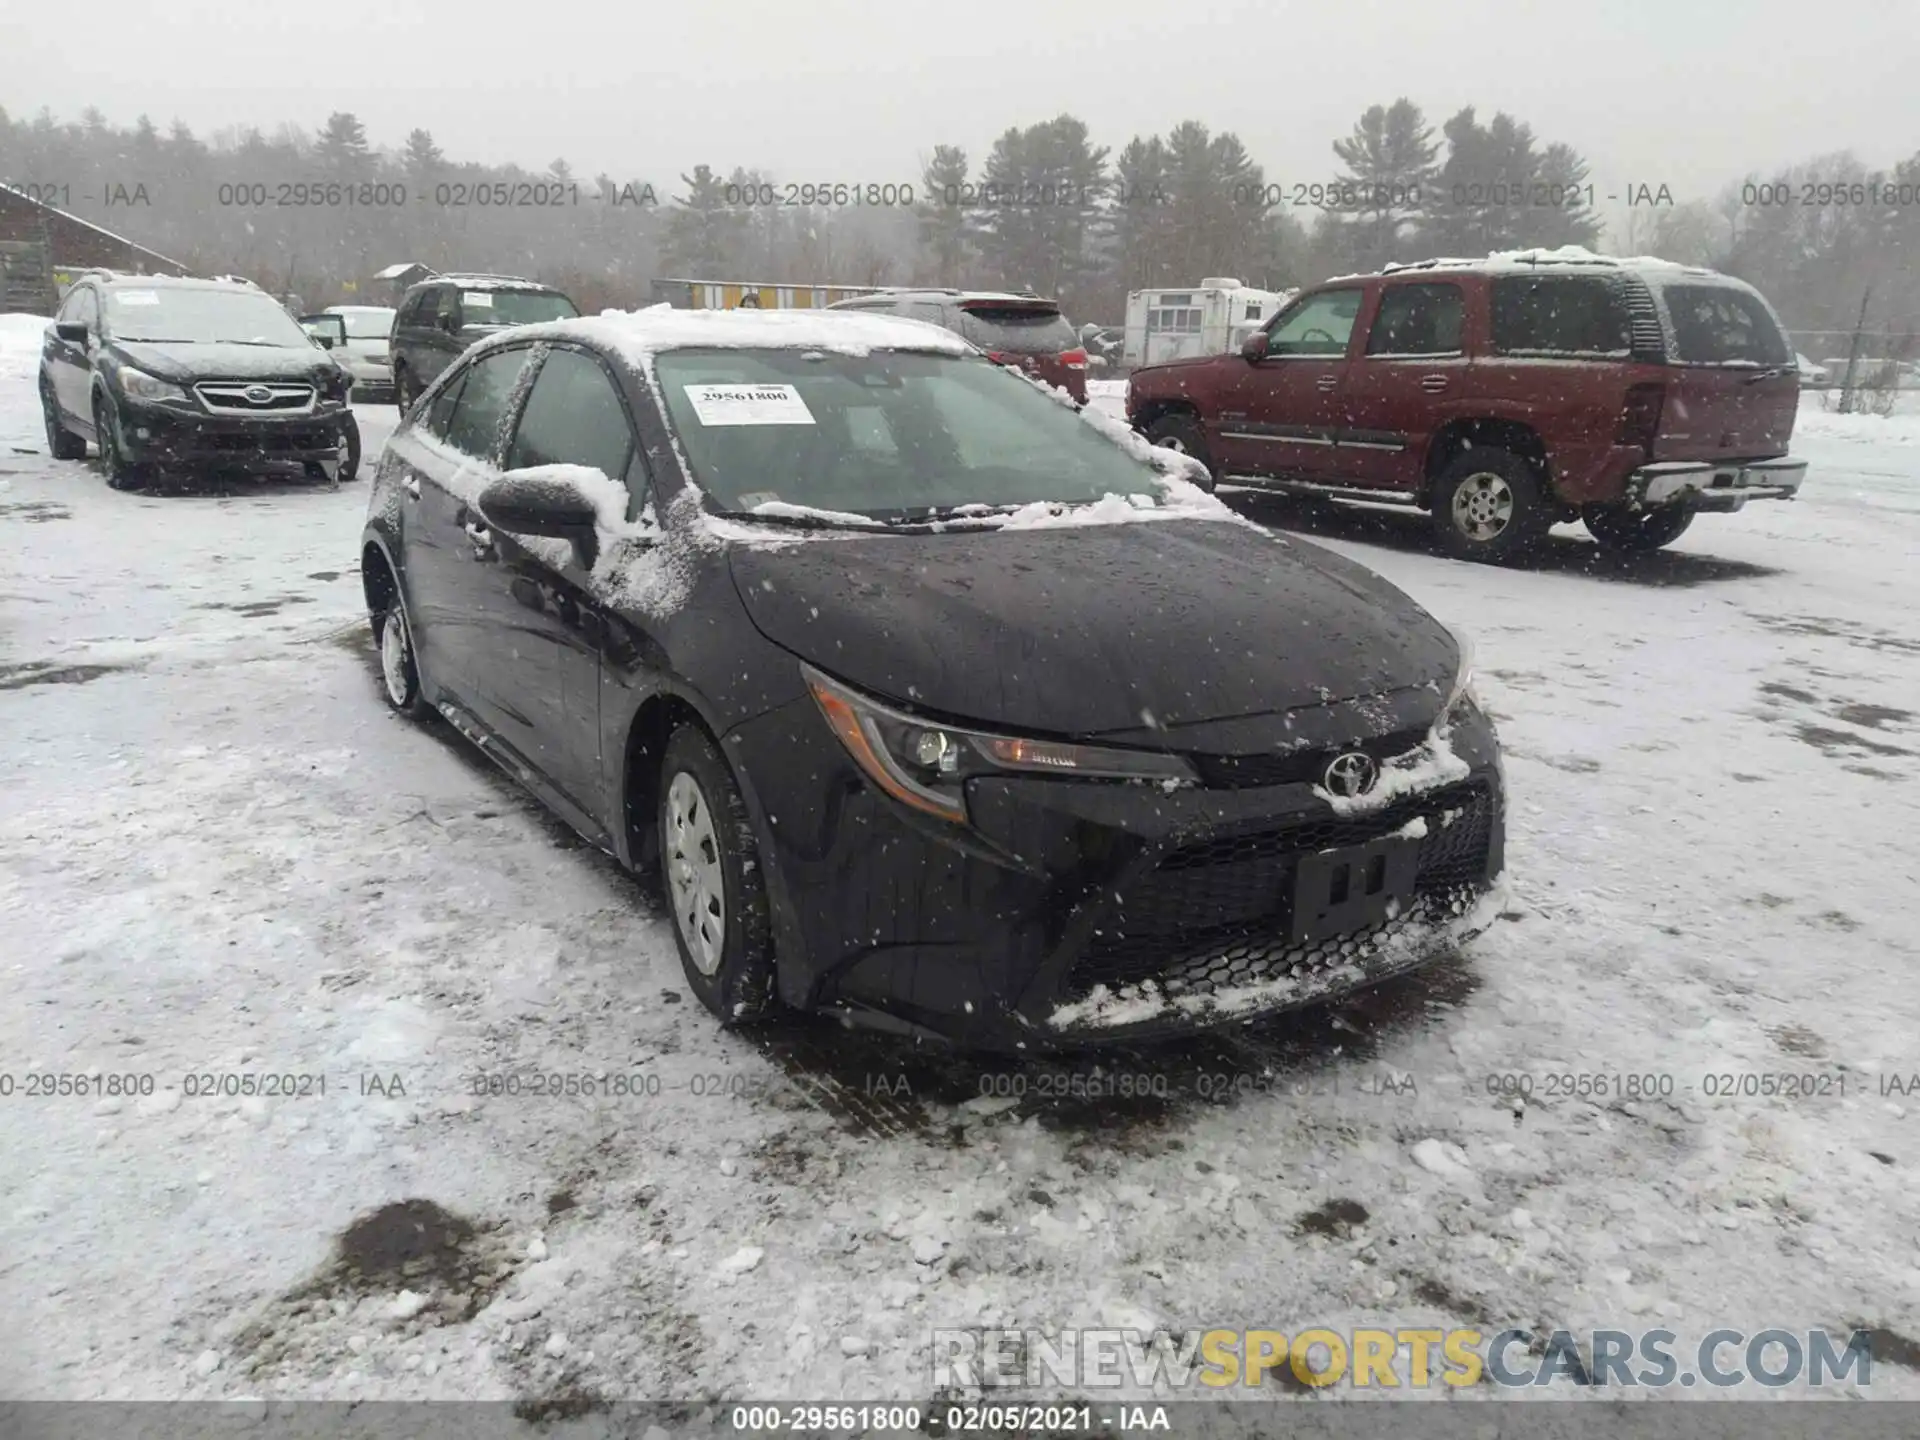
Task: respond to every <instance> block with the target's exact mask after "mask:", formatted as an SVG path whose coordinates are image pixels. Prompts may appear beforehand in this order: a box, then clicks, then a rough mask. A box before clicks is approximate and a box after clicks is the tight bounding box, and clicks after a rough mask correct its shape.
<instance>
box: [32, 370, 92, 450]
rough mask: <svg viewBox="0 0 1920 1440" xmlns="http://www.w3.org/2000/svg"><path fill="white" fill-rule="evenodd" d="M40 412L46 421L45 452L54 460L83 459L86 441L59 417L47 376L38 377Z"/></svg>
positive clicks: (58, 410) (58, 406)
mask: <svg viewBox="0 0 1920 1440" xmlns="http://www.w3.org/2000/svg"><path fill="white" fill-rule="evenodd" d="M40 413H41V416H42V417H43V418H44V419H45V420H46V422H47V453H48V454H49V455H51V456H53V458H54V459H56V460H84V459H86V458H87V442H86V441H85V440H82V439H81V438H80V437H79V436H78V435H76V434H74V433H73V432H72V431H71V430H69V429H67V427H66V423H65V422H64V421H62V420H61V418H60V403H59V402H58V401H57V400H55V399H54V398H53V387H52V386H50V385H48V384H47V377H46V376H44V375H42V376H41V377H40Z"/></svg>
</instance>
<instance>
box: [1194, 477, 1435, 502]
mask: <svg viewBox="0 0 1920 1440" xmlns="http://www.w3.org/2000/svg"><path fill="white" fill-rule="evenodd" d="M1220 483H1221V484H1222V485H1237V486H1239V487H1240V488H1242V489H1244V490H1272V491H1277V492H1279V493H1281V494H1298V495H1313V496H1318V497H1320V498H1322V499H1327V500H1360V501H1364V502H1365V503H1367V504H1369V505H1398V506H1401V507H1402V508H1416V509H1417V508H1422V507H1421V505H1420V497H1419V496H1418V495H1415V494H1412V493H1411V492H1409V491H1405V490H1384V489H1375V488H1373V487H1371V486H1366V485H1328V484H1326V483H1324V482H1323V481H1319V480H1275V479H1273V478H1272V477H1270V476H1264V475H1222V476H1221V477H1220Z"/></svg>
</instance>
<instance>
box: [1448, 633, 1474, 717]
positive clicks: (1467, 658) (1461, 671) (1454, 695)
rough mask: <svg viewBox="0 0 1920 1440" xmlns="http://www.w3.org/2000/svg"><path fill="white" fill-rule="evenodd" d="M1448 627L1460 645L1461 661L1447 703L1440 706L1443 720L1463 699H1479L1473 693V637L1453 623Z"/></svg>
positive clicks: (1454, 640) (1458, 706) (1456, 669)
mask: <svg viewBox="0 0 1920 1440" xmlns="http://www.w3.org/2000/svg"><path fill="white" fill-rule="evenodd" d="M1442 623H1443V624H1444V623H1445V622H1442ZM1446 628H1447V633H1448V634H1449V635H1451V636H1453V642H1454V644H1456V645H1458V646H1459V647H1460V662H1459V664H1458V665H1457V666H1456V667H1455V669H1454V675H1453V684H1452V685H1451V686H1450V687H1448V690H1447V703H1446V704H1445V705H1442V706H1441V707H1440V718H1441V720H1442V721H1443V722H1444V721H1445V720H1446V718H1447V717H1448V716H1449V715H1451V714H1453V712H1454V711H1455V710H1457V709H1459V708H1460V702H1461V701H1463V700H1477V699H1478V697H1477V696H1475V695H1474V693H1473V637H1472V636H1471V635H1469V634H1467V632H1466V631H1464V630H1456V629H1455V628H1454V627H1453V626H1451V625H1448V626H1447V627H1446Z"/></svg>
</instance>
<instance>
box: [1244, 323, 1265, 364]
mask: <svg viewBox="0 0 1920 1440" xmlns="http://www.w3.org/2000/svg"><path fill="white" fill-rule="evenodd" d="M1240 354H1241V357H1242V358H1243V359H1246V360H1248V361H1254V360H1264V359H1266V358H1267V332H1266V331H1264V330H1256V331H1254V332H1253V333H1252V334H1251V335H1249V336H1247V338H1246V339H1244V340H1242V341H1241V342H1240Z"/></svg>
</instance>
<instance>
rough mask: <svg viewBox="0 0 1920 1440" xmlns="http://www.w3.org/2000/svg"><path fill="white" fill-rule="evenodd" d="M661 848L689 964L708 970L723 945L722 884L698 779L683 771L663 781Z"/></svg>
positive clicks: (710, 971)
mask: <svg viewBox="0 0 1920 1440" xmlns="http://www.w3.org/2000/svg"><path fill="white" fill-rule="evenodd" d="M666 852H667V887H668V889H669V890H671V891H672V900H673V921H674V924H676V925H678V926H679V927H680V939H681V940H682V941H683V942H684V943H685V945H686V947H687V953H688V954H689V955H691V956H693V964H694V968H695V969H697V970H698V971H699V972H700V973H701V974H702V975H711V974H713V973H714V972H715V971H716V970H718V969H719V968H720V956H721V953H722V952H723V951H724V950H725V949H726V944H727V910H726V886H725V884H724V883H723V882H722V880H721V876H720V843H719V840H718V838H717V837H716V836H715V835H714V833H713V811H712V810H711V809H710V808H709V807H708V805H707V797H706V794H705V793H704V792H703V791H702V790H701V789H700V782H699V781H698V780H695V779H694V778H693V776H691V775H689V774H688V773H687V772H686V771H684V770H682V771H681V772H680V773H679V774H677V775H675V776H674V777H673V780H672V781H671V782H670V783H669V784H668V786H667V834H666Z"/></svg>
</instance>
